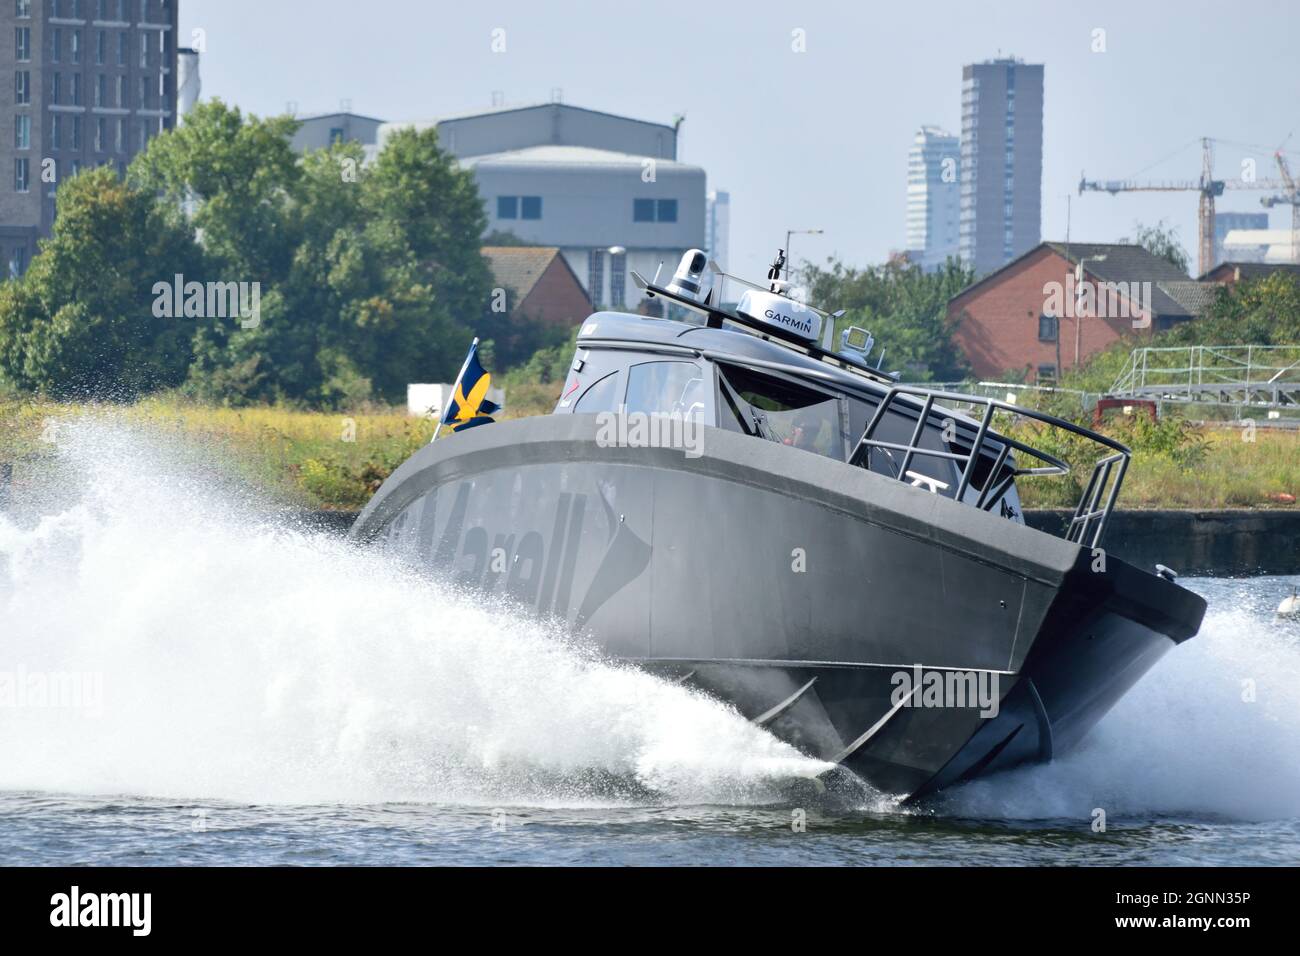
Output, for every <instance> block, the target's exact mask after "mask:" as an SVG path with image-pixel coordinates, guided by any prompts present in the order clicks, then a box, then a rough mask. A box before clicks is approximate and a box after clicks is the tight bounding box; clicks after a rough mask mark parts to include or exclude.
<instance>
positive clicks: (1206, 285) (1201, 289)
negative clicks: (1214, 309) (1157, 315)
mask: <svg viewBox="0 0 1300 956" xmlns="http://www.w3.org/2000/svg"><path fill="white" fill-rule="evenodd" d="M1156 288H1157V289H1159V290H1160V291H1161V292H1163V293H1164V294H1165V295H1167V296H1169V297H1170V298H1171V299H1173V300H1174V301H1175V302H1177V303H1178V304H1179V305H1181V306H1182V307H1183V308H1184V309H1185V310H1186V313H1187V314H1188V315H1191V316H1195V317H1197V318H1199V317H1200V316H1203V315H1207V314H1208V313H1209V311H1210V307H1211V306H1213V305H1214V300H1215V299H1217V298H1218V296H1219V290H1220V289H1221V288H1223V286H1222V285H1221V284H1220V283H1218V282H1198V281H1196V280H1194V279H1184V280H1181V281H1178V282H1157V283H1156ZM1166 314H1167V313H1166Z"/></svg>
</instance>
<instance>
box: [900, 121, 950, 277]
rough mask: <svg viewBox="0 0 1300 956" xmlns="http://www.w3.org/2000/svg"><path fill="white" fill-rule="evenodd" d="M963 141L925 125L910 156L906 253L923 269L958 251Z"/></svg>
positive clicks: (918, 133)
mask: <svg viewBox="0 0 1300 956" xmlns="http://www.w3.org/2000/svg"><path fill="white" fill-rule="evenodd" d="M960 166H961V141H960V140H959V139H958V138H957V137H956V136H954V135H953V134H951V133H947V132H945V131H943V130H941V129H939V128H938V127H937V126H922V127H921V129H920V130H918V131H917V134H916V138H915V139H913V140H912V148H911V150H910V151H909V152H908V156H907V246H906V249H907V257H908V260H909V261H910V262H915V263H917V264H918V265H920V266H921V267H922V268H923V269H926V270H930V269H935V268H938V267H939V266H942V265H943V264H944V262H946V261H947V259H948V258H949V257H950V256H953V257H955V256H957V255H958V254H959V246H958V240H959V233H958V229H957V226H958V219H959V216H960V214H961V193H960V186H959V183H958V178H959V177H958V173H959V170H960Z"/></svg>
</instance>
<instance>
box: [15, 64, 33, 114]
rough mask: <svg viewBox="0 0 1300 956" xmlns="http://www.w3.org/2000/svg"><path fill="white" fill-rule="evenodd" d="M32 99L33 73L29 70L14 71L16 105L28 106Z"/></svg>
mask: <svg viewBox="0 0 1300 956" xmlns="http://www.w3.org/2000/svg"><path fill="white" fill-rule="evenodd" d="M31 101H32V74H31V73H30V72H28V71H27V70H17V71H15V72H14V105H15V106H27V105H29V104H30V103H31Z"/></svg>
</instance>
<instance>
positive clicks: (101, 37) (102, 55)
mask: <svg viewBox="0 0 1300 956" xmlns="http://www.w3.org/2000/svg"><path fill="white" fill-rule="evenodd" d="M107 57H108V34H107V33H105V32H104V31H103V30H100V31H99V32H97V33H96V34H95V62H96V63H98V64H100V65H101V66H102V65H103V63H104V60H105V59H107Z"/></svg>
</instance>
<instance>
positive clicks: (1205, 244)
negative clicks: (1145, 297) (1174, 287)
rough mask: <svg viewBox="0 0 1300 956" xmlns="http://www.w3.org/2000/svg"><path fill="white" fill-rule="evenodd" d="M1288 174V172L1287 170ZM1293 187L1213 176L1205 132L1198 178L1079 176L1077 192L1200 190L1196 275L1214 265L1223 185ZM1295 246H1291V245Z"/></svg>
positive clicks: (1272, 188) (1271, 188) (1277, 189)
mask: <svg viewBox="0 0 1300 956" xmlns="http://www.w3.org/2000/svg"><path fill="white" fill-rule="evenodd" d="M1288 175H1289V174H1288ZM1293 188H1294V183H1292V184H1291V185H1290V186H1288V184H1287V183H1286V182H1284V181H1282V180H1277V179H1254V180H1246V179H1226V180H1225V179H1215V178H1214V140H1212V139H1210V138H1209V137H1208V136H1207V137H1204V138H1202V140H1201V178H1200V179H1198V180H1176V181H1173V182H1158V183H1157V182H1135V181H1133V180H1131V179H1112V180H1107V181H1105V182H1101V181H1098V180H1091V179H1088V178H1086V177H1082V176H1081V177H1080V179H1079V194H1080V195H1082V194H1083V193H1085V192H1103V193H1110V194H1111V195H1112V196H1114V195H1115V194H1116V193H1131V192H1197V193H1199V194H1200V203H1199V208H1198V216H1197V220H1196V245H1197V252H1196V269H1197V274H1198V275H1205V273H1207V272H1209V271H1210V270H1211V269H1213V268H1214V266H1215V262H1214V200H1215V199H1217V198H1218V197H1219V196H1222V195H1223V191H1224V190H1225V189H1264V190H1269V191H1271V192H1277V193H1286V192H1288V190H1289V189H1293ZM1293 249H1294V246H1293Z"/></svg>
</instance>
